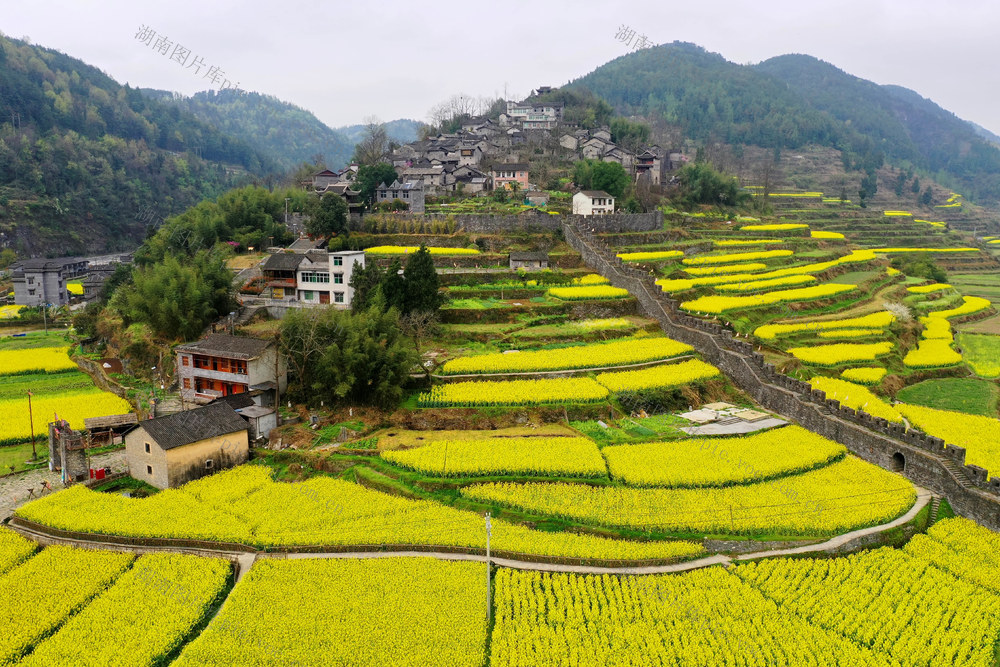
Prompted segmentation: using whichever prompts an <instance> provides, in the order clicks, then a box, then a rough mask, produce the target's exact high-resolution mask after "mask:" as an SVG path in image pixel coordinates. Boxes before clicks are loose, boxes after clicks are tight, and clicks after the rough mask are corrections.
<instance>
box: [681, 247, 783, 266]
mask: <svg viewBox="0 0 1000 667" xmlns="http://www.w3.org/2000/svg"><path fill="white" fill-rule="evenodd" d="M791 256H792V251H791V250H760V251H757V252H737V253H727V254H724V255H701V256H699V257H688V258H687V259H684V260H682V262H683V263H684V264H687V265H688V266H698V265H700V264H728V263H730V262H744V261H750V260H754V259H773V258H775V257H791Z"/></svg>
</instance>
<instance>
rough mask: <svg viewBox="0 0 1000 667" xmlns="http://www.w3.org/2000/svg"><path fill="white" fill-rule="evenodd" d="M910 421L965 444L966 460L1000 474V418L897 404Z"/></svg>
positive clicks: (951, 440) (944, 438) (951, 443)
mask: <svg viewBox="0 0 1000 667" xmlns="http://www.w3.org/2000/svg"><path fill="white" fill-rule="evenodd" d="M896 408H897V409H898V410H899V411H900V412H901V413H903V416H904V417H906V418H907V419H908V420H909V421H910V423H911V424H912V425H914V426H916V427H917V428H919V429H920V430H921V431H923V432H924V433H927V434H928V435H933V436H934V437H936V438H941V439H942V440H944V441H945V442H946V443H948V444H950V445H957V446H959V447H965V462H966V463H967V464H972V465H977V466H980V467H981V468H986V470H988V471H989V472H990V477H997V476H1000V420H997V419H996V418H995V417H982V416H979V415H969V414H965V413H964V412H953V411H951V410H936V409H934V408H925V407H923V406H920V405H908V404H906V403H897V404H896Z"/></svg>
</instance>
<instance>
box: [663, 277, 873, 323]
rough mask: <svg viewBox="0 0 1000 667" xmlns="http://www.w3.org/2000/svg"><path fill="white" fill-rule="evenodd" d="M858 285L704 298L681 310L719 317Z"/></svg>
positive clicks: (821, 296) (823, 296) (840, 291)
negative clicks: (721, 314) (734, 311)
mask: <svg viewBox="0 0 1000 667" xmlns="http://www.w3.org/2000/svg"><path fill="white" fill-rule="evenodd" d="M856 287H857V285H841V284H839V283H824V284H822V285H813V286H811V287H799V288H796V289H786V290H777V291H775V292H764V293H762V294H751V295H749V296H723V295H718V294H716V295H711V296H702V297H699V298H697V299H694V300H692V301H684V302H683V303H681V306H680V307H681V308H682V309H683V310H687V311H690V312H693V313H708V314H710V315H717V314H720V313H725V312H728V311H730V310H742V309H745V308H760V307H762V306H773V305H775V304H778V303H790V302H793V301H813V300H818V299H827V298H830V297H832V296H837V295H838V294H843V293H845V292H851V291H853V290H854V289H855V288H856Z"/></svg>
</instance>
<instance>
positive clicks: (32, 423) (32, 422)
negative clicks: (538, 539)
mask: <svg viewBox="0 0 1000 667" xmlns="http://www.w3.org/2000/svg"><path fill="white" fill-rule="evenodd" d="M32 396H33V394H32V393H31V390H30V389H29V390H28V424H29V426H30V428H31V460H32V461H37V460H38V453H37V452H36V451H35V416H34V415H33V414H31V397H32ZM489 521H490V520H489V518H487V519H486V522H487V524H489ZM487 543H488V540H487ZM487 570H489V566H487ZM487 613H489V612H487Z"/></svg>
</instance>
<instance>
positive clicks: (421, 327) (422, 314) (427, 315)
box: [399, 310, 440, 375]
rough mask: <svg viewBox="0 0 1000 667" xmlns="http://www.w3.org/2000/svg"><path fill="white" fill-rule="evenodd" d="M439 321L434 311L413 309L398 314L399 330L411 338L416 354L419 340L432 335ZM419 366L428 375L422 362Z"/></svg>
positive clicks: (428, 372) (418, 349)
mask: <svg viewBox="0 0 1000 667" xmlns="http://www.w3.org/2000/svg"><path fill="white" fill-rule="evenodd" d="M439 322H440V320H439V319H438V314H437V313H436V312H434V311H430V310H421V311H413V312H411V313H407V314H406V315H402V316H400V318H399V330H400V331H402V332H403V334H404V335H406V336H409V337H410V338H412V339H413V347H414V349H415V350H416V351H417V354H421V352H420V343H421V341H424V340H426V339H427V338H429V337H430V336H432V335H434V332H435V331H437V328H438V324H439ZM420 367H421V368H422V369H424V372H425V373H427V374H428V375H430V371H428V370H427V368H426V367H425V366H424V365H423V364H421V366H420Z"/></svg>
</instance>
